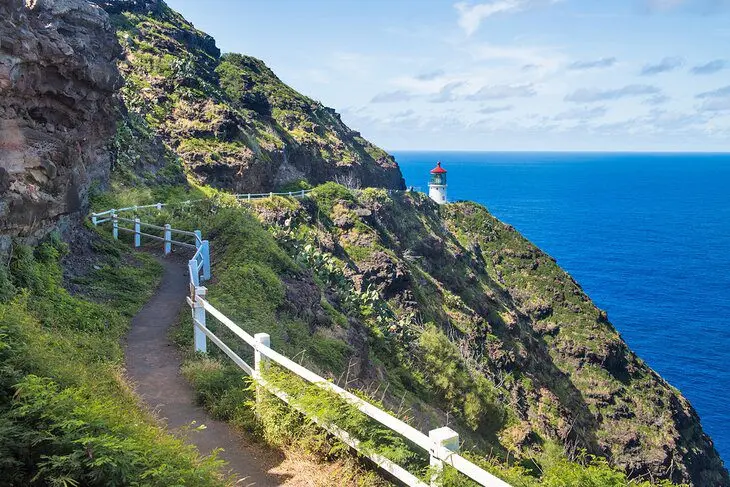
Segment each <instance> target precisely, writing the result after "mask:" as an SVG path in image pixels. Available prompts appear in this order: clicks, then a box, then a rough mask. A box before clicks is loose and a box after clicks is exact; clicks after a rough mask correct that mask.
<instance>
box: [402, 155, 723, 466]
mask: <svg viewBox="0 0 730 487" xmlns="http://www.w3.org/2000/svg"><path fill="white" fill-rule="evenodd" d="M394 155H395V157H396V160H397V161H398V163H399V164H400V166H401V170H402V171H403V175H404V176H405V179H406V184H408V185H409V186H414V187H417V188H420V189H421V190H422V191H427V189H428V186H427V185H428V183H427V182H428V177H429V170H430V169H431V168H433V167H434V166H435V165H436V161H441V162H442V163H443V167H444V168H445V169H446V170H448V197H449V200H450V201H456V200H473V201H476V202H479V203H482V204H484V205H485V206H486V207H487V208H489V210H490V211H491V212H492V214H494V215H495V216H496V217H498V218H499V219H500V220H502V221H504V222H506V223H509V224H510V225H513V226H514V227H515V228H517V229H518V230H519V231H520V232H521V233H522V234H523V235H524V236H526V237H527V238H528V239H529V240H531V241H532V242H533V243H535V244H536V245H537V246H538V247H540V248H541V249H543V250H544V251H546V252H548V253H549V254H550V255H552V256H553V257H554V258H556V259H557V261H558V264H560V266H562V267H563V269H565V270H566V271H568V272H569V273H570V274H571V275H573V277H575V278H576V280H577V281H578V282H579V283H580V284H581V285H582V286H583V288H584V290H585V291H586V293H588V295H589V296H590V297H591V298H592V299H593V301H594V302H595V303H596V304H597V305H598V306H599V307H600V308H602V309H604V310H606V311H607V312H608V317H609V319H610V320H611V322H612V323H613V324H614V325H615V326H616V328H617V329H618V331H619V332H620V333H621V335H622V336H623V338H624V339H625V340H626V342H628V344H629V346H630V347H631V348H632V349H633V350H634V351H635V352H636V353H637V354H638V355H639V356H640V357H641V358H643V359H644V360H645V361H646V362H647V363H648V364H649V365H650V366H651V367H652V368H654V370H656V371H657V372H659V374H661V375H662V376H663V377H664V378H665V379H666V380H668V381H669V383H671V384H672V385H673V386H675V387H677V388H678V389H679V390H680V391H682V393H683V394H684V395H685V396H686V397H687V398H688V399H689V400H690V401H691V402H692V405H693V406H694V407H695V409H697V411H698V412H699V415H700V418H701V420H702V425H703V427H704V429H705V431H706V432H707V433H708V434H709V435H710V436H711V437H712V438H713V440H714V441H715V446H716V448H717V449H718V451H719V452H720V455H721V456H722V457H723V459H725V460H726V461H730V154H649V153H630V154H624V153H535V152H530V153H514V152H512V153H490V152H410V151H409V152H398V151H396V152H394Z"/></svg>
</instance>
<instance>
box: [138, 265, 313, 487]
mask: <svg viewBox="0 0 730 487" xmlns="http://www.w3.org/2000/svg"><path fill="white" fill-rule="evenodd" d="M159 260H160V262H161V263H162V264H163V266H164V269H165V273H164V276H163V277H162V282H161V284H160V287H159V288H158V289H157V292H156V293H155V295H154V296H153V297H152V298H151V299H150V300H149V301H148V302H147V304H145V306H144V307H143V308H142V309H141V310H140V311H139V313H137V315H136V316H135V317H134V319H133V320H132V327H131V330H130V332H129V335H128V337H127V345H126V349H125V360H126V366H127V374H128V376H129V378H130V380H131V381H132V383H133V384H134V386H135V390H136V391H137V393H138V394H139V395H140V396H141V398H142V399H143V400H144V402H145V403H146V404H147V405H148V406H149V407H150V409H153V410H154V411H156V413H157V415H158V416H159V417H160V418H161V419H162V420H163V421H164V422H165V423H166V424H167V426H168V428H170V429H171V430H182V431H185V430H186V427H188V426H189V425H190V424H191V423H192V422H195V426H199V425H201V424H204V425H205V426H206V428H205V429H203V430H194V431H188V432H187V433H186V435H187V438H188V439H189V441H190V442H191V443H193V444H195V445H196V446H197V447H198V449H199V450H200V452H201V453H203V454H208V453H210V452H211V451H213V450H215V449H216V448H222V449H223V452H222V453H221V454H220V457H221V458H223V459H224V460H226V461H227V462H228V468H229V469H230V471H231V473H232V474H234V475H235V477H236V479H240V480H239V481H238V482H237V483H236V486H257V487H260V486H269V485H271V486H273V485H297V484H299V482H297V480H296V479H295V477H296V476H297V475H296V474H297V472H293V473H292V474H289V473H288V472H284V473H278V472H281V470H282V467H284V465H282V463H288V462H287V459H286V458H285V457H284V456H283V455H281V454H277V453H276V452H272V451H270V450H267V449H264V448H262V447H260V446H258V445H251V444H246V443H244V440H243V439H242V438H241V437H240V436H239V435H238V434H237V433H236V432H235V431H234V430H233V429H232V428H231V427H230V426H229V425H227V424H226V423H223V422H221V421H216V420H214V419H212V418H211V417H210V416H208V414H207V413H206V411H205V410H204V409H203V408H201V407H199V406H197V405H196V404H195V400H194V396H193V390H192V388H191V387H190V385H189V384H188V383H187V381H186V380H185V378H184V377H182V376H181V375H180V365H181V357H180V354H179V352H178V351H177V350H176V349H175V347H174V345H173V344H172V343H171V341H170V340H169V338H168V330H169V328H170V327H171V326H173V325H174V324H175V323H176V321H177V319H178V316H179V313H180V310H181V309H182V306H183V303H184V302H185V296H186V294H187V292H188V275H187V268H186V265H185V263H184V262H181V261H180V260H179V259H176V258H174V257H173V258H164V259H163V258H160V259H159ZM284 470H288V469H286V468H284ZM275 472H276V473H275Z"/></svg>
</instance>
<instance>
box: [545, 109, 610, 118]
mask: <svg viewBox="0 0 730 487" xmlns="http://www.w3.org/2000/svg"><path fill="white" fill-rule="evenodd" d="M607 112H608V109H607V108H606V107H602V106H601V107H593V108H573V109H571V110H566V111H564V112H561V113H558V114H557V115H555V116H554V117H553V120H591V119H594V118H601V117H603V116H604V115H606V113H607Z"/></svg>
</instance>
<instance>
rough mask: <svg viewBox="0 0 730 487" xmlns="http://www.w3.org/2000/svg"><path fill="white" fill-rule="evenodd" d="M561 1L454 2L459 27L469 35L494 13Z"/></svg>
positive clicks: (502, 0)
mask: <svg viewBox="0 0 730 487" xmlns="http://www.w3.org/2000/svg"><path fill="white" fill-rule="evenodd" d="M560 1H562V0H492V1H490V2H482V3H476V4H473V5H470V4H468V3H467V2H458V3H456V4H454V8H455V9H456V11H457V13H458V15H459V19H458V23H459V27H461V28H462V29H463V30H464V33H466V35H467V36H470V35H472V34H474V33H475V32H476V31H477V30H479V27H480V26H481V25H482V22H483V21H484V20H486V19H488V18H489V17H492V16H493V15H497V14H501V13H509V12H519V11H522V10H526V9H528V8H531V7H533V6H535V5H537V4H544V3H548V4H552V3H558V2H560Z"/></svg>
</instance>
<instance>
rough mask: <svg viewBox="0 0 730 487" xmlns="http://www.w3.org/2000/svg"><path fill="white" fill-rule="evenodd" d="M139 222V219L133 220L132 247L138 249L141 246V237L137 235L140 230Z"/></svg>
mask: <svg viewBox="0 0 730 487" xmlns="http://www.w3.org/2000/svg"><path fill="white" fill-rule="evenodd" d="M139 224H140V220H139V218H135V219H134V246H135V247H139V246H140V245H142V235H140V234H139V232H140V230H139V227H140V225H139Z"/></svg>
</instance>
